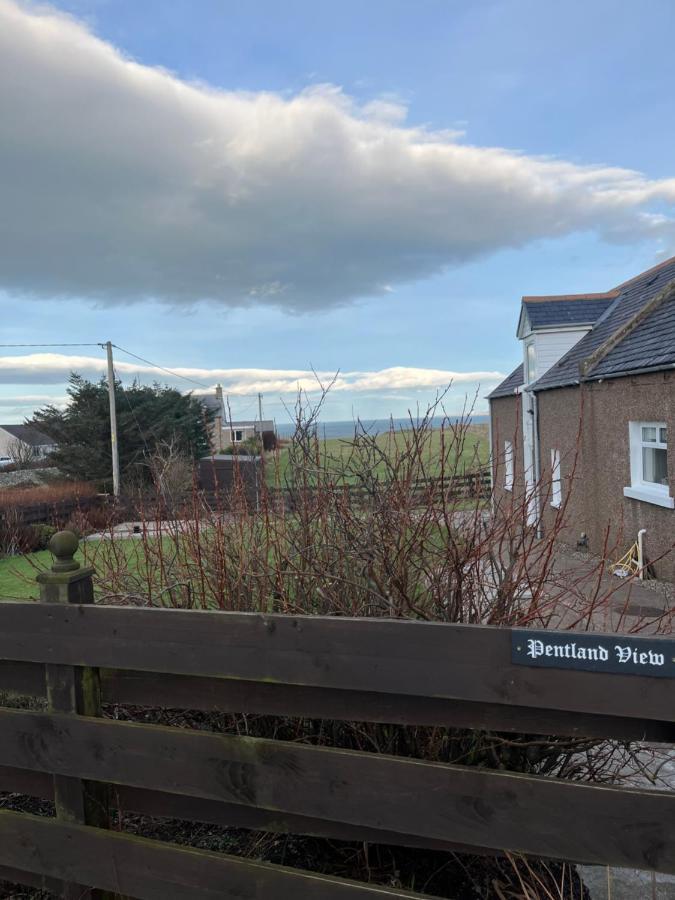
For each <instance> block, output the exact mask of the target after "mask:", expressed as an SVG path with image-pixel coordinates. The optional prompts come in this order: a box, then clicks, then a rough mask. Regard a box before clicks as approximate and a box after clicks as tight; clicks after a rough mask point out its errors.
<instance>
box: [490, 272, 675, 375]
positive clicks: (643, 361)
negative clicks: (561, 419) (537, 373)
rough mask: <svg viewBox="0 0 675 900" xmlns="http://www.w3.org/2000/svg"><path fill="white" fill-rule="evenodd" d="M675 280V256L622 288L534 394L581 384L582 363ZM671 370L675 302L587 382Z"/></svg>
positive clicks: (625, 341) (636, 332) (649, 319)
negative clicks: (652, 370) (636, 373)
mask: <svg viewBox="0 0 675 900" xmlns="http://www.w3.org/2000/svg"><path fill="white" fill-rule="evenodd" d="M673 280H675V257H673V258H672V259H668V260H666V261H665V262H663V263H660V264H659V265H658V266H655V267H654V268H652V269H649V270H648V271H646V272H643V273H642V274H641V275H638V276H636V277H635V278H632V279H631V280H630V281H627V282H624V283H623V284H621V285H619V286H618V288H617V290H618V291H619V293H618V296H617V297H616V298H615V299H614V300H613V301H612V302H611V303H610V305H609V306H608V307H607V309H606V310H605V312H604V313H603V314H602V315H601V316H600V318H599V319H598V320H597V322H596V323H595V325H594V326H593V328H592V330H591V331H589V332H588V334H586V335H585V336H584V337H583V338H582V339H581V340H580V341H579V342H578V343H577V344H575V345H574V347H572V349H571V350H569V351H568V352H567V353H566V354H565V355H564V356H563V357H562V358H561V359H560V360H558V362H557V363H556V364H555V365H554V366H552V367H551V368H550V369H549V370H548V371H547V372H545V373H544V374H543V375H542V377H541V378H540V379H539V380H538V381H536V382H535V384H534V385H533V390H535V391H543V390H548V389H549V388H556V387H565V386H567V385H575V384H579V381H580V375H579V364H580V363H581V362H582V361H583V360H585V359H586V358H587V357H589V356H590V355H591V354H592V353H593V352H594V351H595V350H597V349H598V348H599V347H600V346H601V345H602V344H604V343H605V341H607V340H608V339H609V338H610V337H611V336H612V335H613V334H615V332H616V331H617V330H618V329H619V328H621V327H622V326H623V325H625V324H626V323H627V322H628V321H629V320H630V319H632V318H633V316H635V315H636V313H638V312H639V311H640V310H641V309H642V308H643V307H644V306H645V304H646V303H648V302H649V301H650V300H651V299H652V298H654V297H655V296H656V295H657V294H659V293H660V292H661V291H663V289H664V288H665V287H666V286H667V285H668V284H669V283H670V282H671V281H673ZM671 366H675V300H673V299H671V300H669V301H667V302H665V303H663V304H662V305H661V306H659V307H657V308H656V309H655V310H654V311H653V312H652V313H650V314H649V315H648V316H646V318H644V319H643V320H642V321H641V322H640V323H639V324H638V325H637V326H636V327H635V329H634V330H632V331H631V332H630V333H629V334H628V335H627V336H626V337H625V338H623V340H621V341H619V342H618V343H617V345H616V346H615V347H614V348H612V349H611V350H610V351H609V352H608V353H607V355H606V356H605V357H603V358H602V359H601V360H600V361H599V362H598V364H597V365H596V366H594V367H593V368H592V369H591V371H590V372H589V373H588V376H587V378H589V379H591V380H593V379H597V378H607V377H617V376H619V375H628V374H630V373H631V372H635V371H641V370H643V369H664V368H670V367H671ZM507 380H508V379H507ZM499 388H501V385H500V386H499ZM499 388H497V390H499Z"/></svg>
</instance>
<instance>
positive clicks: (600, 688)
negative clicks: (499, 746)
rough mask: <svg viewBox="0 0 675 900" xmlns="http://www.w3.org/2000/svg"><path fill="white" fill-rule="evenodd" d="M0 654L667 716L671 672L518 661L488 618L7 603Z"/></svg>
mask: <svg viewBox="0 0 675 900" xmlns="http://www.w3.org/2000/svg"><path fill="white" fill-rule="evenodd" d="M549 633H550V634H551V635H552V636H555V635H556V632H553V631H551V632H549ZM560 634H561V635H562V634H565V635H567V633H560ZM0 658H2V659H6V660H13V661H19V662H49V663H59V664H64V665H74V666H97V667H100V668H106V669H127V670H136V671H144V672H162V673H170V674H175V675H199V676H207V677H218V678H232V679H241V680H244V681H254V682H264V683H266V684H270V683H274V684H279V685H295V686H304V687H312V688H330V689H334V690H340V691H364V692H371V693H377V694H385V695H399V696H404V697H426V698H433V699H436V700H440V699H447V700H462V701H470V702H472V703H487V704H496V705H500V706H505V707H506V706H508V707H511V706H521V707H526V708H535V709H548V710H552V711H554V712H564V711H566V712H575V713H584V714H586V713H588V714H591V715H598V716H615V717H619V718H622V719H626V718H627V719H638V720H646V719H651V720H654V721H656V722H660V723H670V724H672V723H673V722H674V720H675V704H674V703H673V687H672V680H670V679H666V678H650V677H648V676H641V675H631V676H630V677H628V676H617V675H614V674H611V673H604V672H584V671H576V670H567V669H552V668H551V669H539V668H536V669H535V668H528V667H526V666H522V665H517V664H514V663H513V662H512V661H511V632H510V630H509V629H506V628H493V627H490V626H484V625H454V624H445V623H436V622H418V621H411V620H405V619H396V620H391V619H358V618H357V619H351V618H346V617H345V618H342V617H320V616H286V615H261V614H258V613H229V612H203V611H197V610H174V609H145V608H131V607H106V606H71V605H64V604H58V603H45V604H36V603H8V604H0Z"/></svg>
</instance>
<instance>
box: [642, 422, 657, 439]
mask: <svg viewBox="0 0 675 900" xmlns="http://www.w3.org/2000/svg"><path fill="white" fill-rule="evenodd" d="M642 440H643V441H656V427H655V426H654V425H647V426H645V425H643V426H642Z"/></svg>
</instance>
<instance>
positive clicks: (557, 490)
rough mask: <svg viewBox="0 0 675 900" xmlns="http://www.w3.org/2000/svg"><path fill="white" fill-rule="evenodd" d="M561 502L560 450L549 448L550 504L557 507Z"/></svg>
mask: <svg viewBox="0 0 675 900" xmlns="http://www.w3.org/2000/svg"><path fill="white" fill-rule="evenodd" d="M561 503H562V481H561V479H560V450H551V506H555V507H556V509H557V508H558V507H559V506H560V504H561Z"/></svg>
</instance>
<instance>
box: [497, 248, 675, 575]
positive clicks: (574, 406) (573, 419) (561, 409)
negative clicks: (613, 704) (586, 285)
mask: <svg viewBox="0 0 675 900" xmlns="http://www.w3.org/2000/svg"><path fill="white" fill-rule="evenodd" d="M517 337H518V338H519V340H520V341H521V346H522V351H521V352H522V362H521V363H520V364H519V365H518V366H517V368H516V369H514V371H513V372H512V373H511V374H510V375H509V376H508V378H506V380H505V381H503V382H502V384H500V385H499V386H498V387H497V388H496V389H495V390H494V391H493V392H492V393H491V394H490V395H489V400H490V424H491V441H492V459H493V481H494V487H495V494H496V498H497V500H498V501H499V502H500V503H503V502H504V501H507V502H508V500H509V499H510V498H513V497H515V496H517V495H520V496H521V497H525V498H526V501H527V503H528V505H527V513H528V518H529V521H530V524H533V525H534V524H536V525H537V526H538V527H539V528H541V529H542V530H543V531H544V532H545V531H546V529H547V528H548V529H550V528H551V527H552V524H553V522H554V521H555V517H556V513H557V510H559V509H560V508H561V507H562V508H563V509H564V512H565V517H564V530H563V534H562V536H563V538H564V539H565V540H566V541H568V542H569V543H572V544H575V543H576V542H577V541H578V540H579V539H582V540H583V541H584V543H587V544H588V546H589V548H590V549H591V551H594V552H597V553H602V552H603V547H604V546H605V541H606V539H608V541H609V544H610V545H611V544H612V543H613V542H614V541H618V542H620V543H621V545H622V546H624V547H626V545H628V544H630V543H632V542H633V541H635V540H636V537H637V534H638V532H639V531H640V530H642V529H646V532H645V533H643V537H644V543H645V547H646V550H647V554H648V556H649V557H650V558H651V559H652V560H656V563H655V566H654V568H655V570H656V572H657V574H658V575H659V576H661V577H664V578H668V579H672V580H675V553H672V552H670V551H672V550H673V547H674V546H675V509H674V507H675V452H673V447H672V440H673V434H674V433H675V257H674V258H672V259H669V260H667V261H665V262H663V263H661V264H660V265H658V266H655V267H654V268H652V269H649V270H648V271H647V272H643V273H642V274H641V275H638V276H636V277H635V278H632V279H631V280H630V281H627V282H625V283H623V284H620V285H618V287H616V288H613V289H612V290H610V291H608V292H606V293H602V294H569V295H567V294H566V295H560V296H537V297H523V298H522V302H521V308H520V318H519V322H518V330H517ZM669 441H670V443H671V447H670V449H669ZM563 504H564V506H563ZM582 535H583V538H582Z"/></svg>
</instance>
